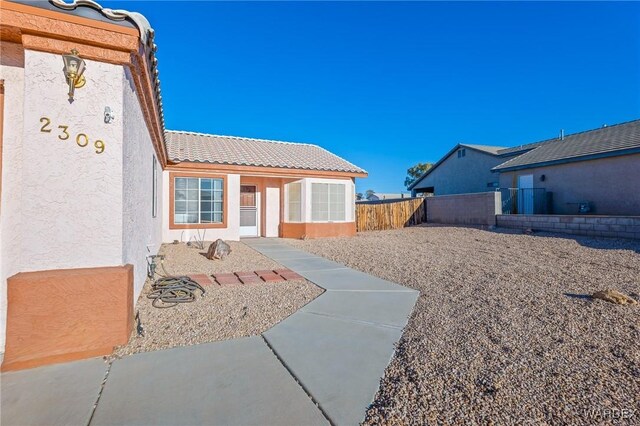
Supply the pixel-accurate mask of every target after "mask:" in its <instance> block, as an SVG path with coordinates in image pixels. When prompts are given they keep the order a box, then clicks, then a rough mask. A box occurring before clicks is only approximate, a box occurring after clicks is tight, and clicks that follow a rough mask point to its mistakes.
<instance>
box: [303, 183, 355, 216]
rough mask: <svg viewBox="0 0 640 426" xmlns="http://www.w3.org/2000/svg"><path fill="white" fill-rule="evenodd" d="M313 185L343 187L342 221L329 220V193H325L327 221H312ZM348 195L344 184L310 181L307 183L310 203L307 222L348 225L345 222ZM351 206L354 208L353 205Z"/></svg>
mask: <svg viewBox="0 0 640 426" xmlns="http://www.w3.org/2000/svg"><path fill="white" fill-rule="evenodd" d="M313 184H326V185H342V186H343V187H344V203H345V204H344V219H342V220H331V218H330V217H331V206H330V203H331V198H330V197H331V196H330V192H329V191H327V203H328V204H327V209H328V210H327V216H328V219H327V220H314V219H313ZM348 194H349V191H348V189H347V183H346V182H344V183H342V182H323V181H318V182H314V181H311V182H310V183H309V202H310V207H311V210H310V211H309V220H310V222H309V223H350V222H349V221H348V220H347V217H348V216H349V215H348V214H347V205H348V203H347V197H348ZM353 204H354V206H355V203H353Z"/></svg>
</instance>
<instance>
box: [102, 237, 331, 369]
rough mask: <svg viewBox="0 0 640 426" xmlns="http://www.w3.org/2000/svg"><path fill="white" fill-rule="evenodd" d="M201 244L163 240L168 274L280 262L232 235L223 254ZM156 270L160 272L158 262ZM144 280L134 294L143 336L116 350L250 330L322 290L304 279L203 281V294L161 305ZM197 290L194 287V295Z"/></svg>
mask: <svg viewBox="0 0 640 426" xmlns="http://www.w3.org/2000/svg"><path fill="white" fill-rule="evenodd" d="M210 243H211V242H207V243H206V244H205V250H199V249H197V248H195V247H189V246H187V245H186V244H164V245H163V246H162V248H161V249H160V254H164V255H165V261H164V267H165V269H166V271H167V273H169V274H171V275H192V274H207V275H211V274H214V273H225V272H239V271H255V270H264V269H279V268H283V267H282V266H281V265H279V264H278V263H276V262H274V261H273V260H271V259H269V258H268V257H266V256H264V255H262V254H260V253H258V252H256V251H255V250H253V249H252V248H250V247H248V246H246V245H245V244H243V243H240V242H234V241H230V242H228V243H229V245H231V249H232V252H231V254H230V255H229V256H227V257H226V258H225V259H224V260H209V259H207V258H206V257H204V256H203V255H201V254H200V253H201V252H202V253H204V252H206V248H207V247H208V246H209V244H210ZM158 270H159V272H161V273H162V272H163V271H162V269H161V268H160V267H159V269H158ZM150 289H151V281H150V280H147V282H146V283H145V286H144V289H143V290H142V294H141V295H140V298H139V299H138V303H137V305H136V310H137V311H138V312H139V313H140V318H141V320H142V326H143V327H144V337H140V336H137V333H136V332H135V331H134V332H133V334H132V336H131V338H130V339H129V343H128V344H127V345H126V346H123V347H120V348H118V349H117V350H116V351H115V353H114V356H116V357H120V356H124V355H130V354H134V353H138V352H147V351H153V350H158V349H168V348H172V347H175V346H185V345H194V344H198V343H205V342H213V341H216V340H226V339H234V338H237V337H244V336H252V335H257V334H260V333H262V332H263V331H266V330H267V329H269V328H271V327H272V326H274V325H275V324H277V323H278V322H280V321H281V320H283V319H284V318H286V317H288V316H289V315H291V314H292V313H294V312H295V311H297V310H298V309H300V308H301V307H302V306H304V305H306V304H307V303H309V302H310V301H311V300H313V299H315V298H316V297H318V296H319V295H320V293H321V292H322V290H321V289H320V288H319V287H317V286H315V285H314V284H311V283H309V282H308V281H306V280H297V281H285V282H278V283H261V284H255V285H240V286H229V287H220V286H218V285H217V284H214V285H210V286H206V287H205V294H204V297H202V298H200V297H198V299H197V300H196V301H195V302H193V303H183V304H179V305H178V306H176V307H173V308H166V309H159V308H154V307H153V306H151V302H152V301H151V300H150V299H148V298H147V294H149V291H150ZM199 294H200V292H198V295H199Z"/></svg>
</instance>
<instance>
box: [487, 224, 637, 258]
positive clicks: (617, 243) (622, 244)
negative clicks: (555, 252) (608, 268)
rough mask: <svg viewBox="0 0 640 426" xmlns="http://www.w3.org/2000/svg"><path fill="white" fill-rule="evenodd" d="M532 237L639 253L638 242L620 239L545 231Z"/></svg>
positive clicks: (499, 231)
mask: <svg viewBox="0 0 640 426" xmlns="http://www.w3.org/2000/svg"><path fill="white" fill-rule="evenodd" d="M489 232H495V233H496V234H511V235H518V234H520V235H522V234H523V232H522V231H521V230H518V229H508V228H496V229H494V230H489ZM529 235H530V236H533V237H542V238H544V237H547V238H562V239H565V240H574V241H575V242H577V243H578V244H580V245H581V246H583V247H588V248H593V249H598V250H632V251H635V252H636V253H640V240H626V239H622V238H607V237H587V236H583V235H572V234H561V233H556V232H546V231H534V232H533V233H532V234H529Z"/></svg>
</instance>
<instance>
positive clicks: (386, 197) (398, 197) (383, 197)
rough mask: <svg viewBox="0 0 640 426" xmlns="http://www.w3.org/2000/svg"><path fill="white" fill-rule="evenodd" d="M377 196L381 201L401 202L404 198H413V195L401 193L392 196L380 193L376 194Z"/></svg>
mask: <svg viewBox="0 0 640 426" xmlns="http://www.w3.org/2000/svg"><path fill="white" fill-rule="evenodd" d="M376 195H377V196H378V199H379V200H401V199H403V198H411V194H403V193H401V192H399V193H395V194H393V193H391V194H386V193H379V192H376Z"/></svg>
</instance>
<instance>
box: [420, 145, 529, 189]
mask: <svg viewBox="0 0 640 426" xmlns="http://www.w3.org/2000/svg"><path fill="white" fill-rule="evenodd" d="M528 149H530V147H528V146H527V147H517V148H506V147H500V146H487V145H470V144H458V145H456V146H454V147H453V149H451V150H450V151H449V152H448V153H447V154H446V155H445V156H444V157H442V158H441V159H440V160H439V161H438V162H437V163H435V164H434V165H433V167H431V168H430V169H429V170H427V171H426V172H425V173H424V174H423V175H422V176H420V178H418V179H417V180H416V181H415V182H414V183H413V184H411V185H410V186H409V188H408V189H409V190H410V191H411V193H412V194H413V195H414V196H415V195H418V194H432V195H451V194H468V193H474V192H487V191H492V190H494V189H495V188H497V187H498V184H499V183H498V176H497V175H496V174H495V173H492V172H491V168H492V167H494V166H497V165H498V164H500V163H503V162H504V161H505V160H507V159H509V158H513V157H514V156H516V155H518V154H519V153H522V151H525V150H528Z"/></svg>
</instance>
